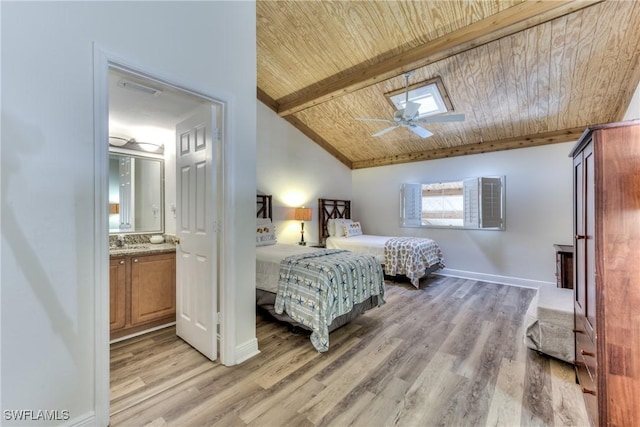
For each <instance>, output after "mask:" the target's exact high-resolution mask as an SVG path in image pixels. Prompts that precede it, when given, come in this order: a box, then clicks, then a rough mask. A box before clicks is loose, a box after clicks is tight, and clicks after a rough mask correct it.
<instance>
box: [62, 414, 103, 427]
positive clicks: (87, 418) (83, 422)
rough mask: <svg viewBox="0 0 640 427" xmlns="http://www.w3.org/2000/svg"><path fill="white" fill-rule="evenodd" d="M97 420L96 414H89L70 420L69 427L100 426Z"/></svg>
mask: <svg viewBox="0 0 640 427" xmlns="http://www.w3.org/2000/svg"><path fill="white" fill-rule="evenodd" d="M96 418H97V417H96V413H95V412H87V413H86V414H84V415H81V416H79V417H76V418H74V419H73V420H70V421H69V424H68V425H69V426H70V427H95V426H97V425H99V424H98V422H97V419H96ZM107 422H108V421H107Z"/></svg>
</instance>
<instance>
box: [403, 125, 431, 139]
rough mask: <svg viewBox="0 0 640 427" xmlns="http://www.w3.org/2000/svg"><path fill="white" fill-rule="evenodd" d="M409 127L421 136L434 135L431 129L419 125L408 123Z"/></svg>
mask: <svg viewBox="0 0 640 427" xmlns="http://www.w3.org/2000/svg"><path fill="white" fill-rule="evenodd" d="M407 128H408V129H409V130H410V131H411V132H413V133H415V134H416V135H418V136H419V137H421V138H429V137H430V136H431V135H433V134H432V133H431V132H430V131H428V130H426V129H425V128H423V127H420V126H417V125H408V126H407Z"/></svg>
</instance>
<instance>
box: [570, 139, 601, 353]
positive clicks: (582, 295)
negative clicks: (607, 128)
mask: <svg viewBox="0 0 640 427" xmlns="http://www.w3.org/2000/svg"><path fill="white" fill-rule="evenodd" d="M574 182H575V209H574V212H575V218H574V223H575V234H576V236H575V245H574V247H575V281H574V282H575V283H574V288H575V294H574V295H575V308H576V315H578V316H580V318H582V319H583V320H584V328H585V332H586V333H587V334H588V335H589V337H590V338H591V339H592V340H594V341H595V339H594V331H595V326H596V317H595V309H596V301H595V291H596V277H595V273H596V272H595V162H594V151H593V141H592V142H590V143H589V144H587V146H586V147H585V148H584V150H583V151H582V153H581V154H580V155H579V156H577V157H576V158H575V159H574ZM581 326H582V325H576V328H578V329H581Z"/></svg>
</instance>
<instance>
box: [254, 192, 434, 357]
mask: <svg viewBox="0 0 640 427" xmlns="http://www.w3.org/2000/svg"><path fill="white" fill-rule="evenodd" d="M257 214H258V215H257V216H258V219H257V220H256V226H257V233H256V303H257V305H258V306H259V307H261V308H262V309H264V310H266V311H267V312H268V313H269V314H270V315H271V316H273V317H274V318H276V319H278V320H281V321H284V322H287V323H289V324H290V325H292V326H293V327H299V328H303V329H306V330H309V331H311V337H310V339H311V343H312V344H313V346H314V347H315V348H316V350H318V351H319V352H324V351H327V350H328V349H329V333H330V332H331V331H333V330H335V329H337V328H339V327H340V326H342V325H344V324H346V323H348V322H350V321H351V320H353V319H354V318H356V317H358V316H360V315H361V314H363V313H364V312H366V311H367V310H369V309H371V308H374V307H377V306H380V305H382V304H384V302H385V300H384V296H385V287H384V274H385V270H386V273H387V274H388V275H396V274H402V275H406V276H407V277H408V278H409V279H410V280H411V282H412V283H413V284H414V286H416V287H419V284H418V281H419V279H420V278H421V277H423V276H425V275H426V274H428V273H430V272H432V271H434V270H436V269H438V268H441V267H443V266H444V264H443V259H442V255H441V251H440V249H439V247H438V245H437V244H436V243H435V242H434V241H433V240H430V239H417V238H389V237H386V238H385V237H382V236H366V235H362V234H361V233H359V232H358V231H357V230H356V229H358V228H360V227H359V224H358V223H357V222H354V221H351V220H350V219H349V217H350V202H349V201H347V200H330V199H320V229H321V232H320V236H322V237H323V241H325V242H326V245H327V247H326V248H325V249H323V248H312V247H307V246H300V245H293V244H278V243H276V239H275V230H274V226H273V224H272V222H271V217H272V208H271V196H269V195H258V197H257ZM345 227H346V228H345ZM345 230H350V231H351V232H350V233H348V232H346V231H345ZM345 235H347V236H346V237H345ZM383 265H384V270H383V267H382V266H383Z"/></svg>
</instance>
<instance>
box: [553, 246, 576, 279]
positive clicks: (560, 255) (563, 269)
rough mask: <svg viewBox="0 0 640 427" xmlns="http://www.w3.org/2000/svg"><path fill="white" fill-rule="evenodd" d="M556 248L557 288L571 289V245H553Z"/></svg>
mask: <svg viewBox="0 0 640 427" xmlns="http://www.w3.org/2000/svg"><path fill="white" fill-rule="evenodd" d="M553 247H554V248H556V281H557V286H558V287H559V288H567V289H573V246H571V245H553Z"/></svg>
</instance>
